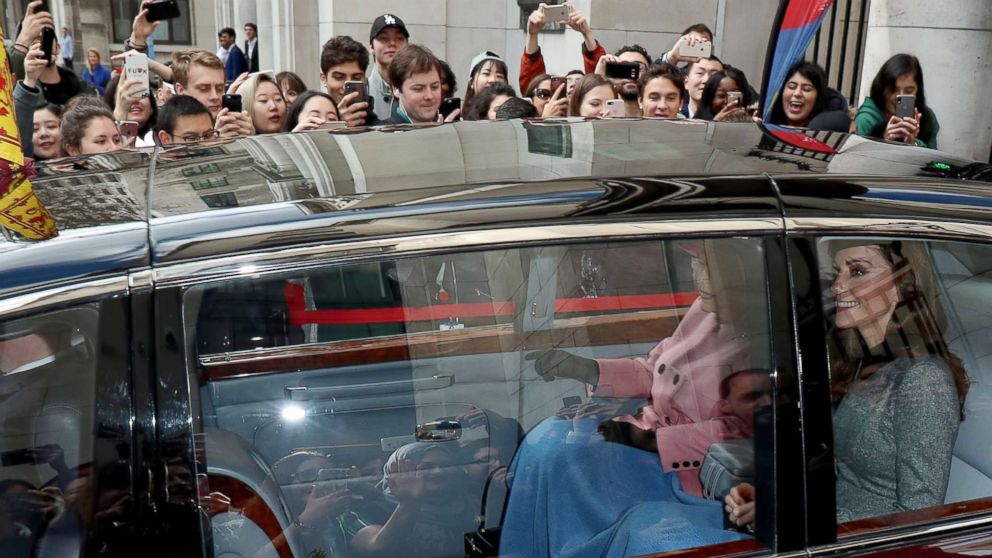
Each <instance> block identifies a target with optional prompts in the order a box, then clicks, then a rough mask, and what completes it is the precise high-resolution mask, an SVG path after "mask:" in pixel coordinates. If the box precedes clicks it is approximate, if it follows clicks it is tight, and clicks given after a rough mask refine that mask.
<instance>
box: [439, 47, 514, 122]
mask: <svg viewBox="0 0 992 558" xmlns="http://www.w3.org/2000/svg"><path fill="white" fill-rule="evenodd" d="M506 76H507V67H506V62H504V61H503V59H502V58H500V56H499V55H498V54H496V53H495V52H490V51H488V50H487V51H485V52H483V53H480V54H478V55H476V57H475V58H473V59H472V68H471V71H470V72H469V78H468V88H467V89H466V90H465V98H464V99H463V100H462V106H463V107H470V106H472V99H473V98H474V97H475V96H476V95H478V94H479V93H482V91H484V90H485V89H486V88H487V87H489V86H490V85H492V84H494V83H503V84H507V86H509V84H508V82H507V80H506ZM511 89H512V88H511ZM452 93H454V91H453V90H452ZM514 95H515V94H514ZM466 120H467V119H466Z"/></svg>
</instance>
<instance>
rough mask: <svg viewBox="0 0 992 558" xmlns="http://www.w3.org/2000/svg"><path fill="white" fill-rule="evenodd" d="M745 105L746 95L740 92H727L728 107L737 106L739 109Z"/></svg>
mask: <svg viewBox="0 0 992 558" xmlns="http://www.w3.org/2000/svg"><path fill="white" fill-rule="evenodd" d="M743 103H744V94H743V93H741V92H740V91H729V92H727V105H728V106H729V105H736V106H737V108H742V106H743Z"/></svg>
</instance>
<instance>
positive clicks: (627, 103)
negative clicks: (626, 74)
mask: <svg viewBox="0 0 992 558" xmlns="http://www.w3.org/2000/svg"><path fill="white" fill-rule="evenodd" d="M610 62H613V63H628V64H637V65H638V66H639V67H640V71H639V72H638V74H642V73H644V72H645V71H647V69H648V66H649V65H650V64H651V57H650V56H648V51H647V50H645V49H644V47H642V46H641V45H629V46H624V47H621V48H620V50H618V51H617V52H616V54H613V55H609V54H608V55H606V56H603V57H602V58H600V59H599V62H598V63H597V64H596V73H597V74H599V75H601V76H604V77H605V76H606V64H607V63H610ZM610 81H611V82H613V88H614V89H616V91H617V94H618V95H620V98H621V99H623V105H624V116H627V117H638V116H641V107H640V105H639V104H638V102H637V95H638V89H637V80H636V79H614V78H610Z"/></svg>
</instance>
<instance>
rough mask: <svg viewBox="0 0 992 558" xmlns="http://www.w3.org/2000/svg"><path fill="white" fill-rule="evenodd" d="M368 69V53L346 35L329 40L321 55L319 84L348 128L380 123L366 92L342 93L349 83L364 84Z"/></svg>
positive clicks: (363, 46) (363, 47)
mask: <svg viewBox="0 0 992 558" xmlns="http://www.w3.org/2000/svg"><path fill="white" fill-rule="evenodd" d="M368 68H369V51H368V50H367V49H366V48H365V45H363V44H362V43H359V42H358V41H356V40H355V39H352V38H351V37H349V36H347V35H338V36H337V37H332V38H331V39H330V40H329V41H327V42H326V43H324V46H323V48H322V49H321V51H320V84H321V86H322V87H323V88H324V90H325V91H326V92H327V94H328V95H330V96H331V99H333V100H334V103H335V104H336V105H337V110H338V116H339V119H340V120H341V121H342V122H346V123H347V124H348V126H375V125H376V124H378V123H379V117H378V115H377V114H376V113H375V111H373V110H372V109H371V107H372V98H371V97H370V96H369V95H368V92H367V91H366V94H365V95H361V92H360V91H351V92H348V91H345V85H346V84H347V83H348V82H362V83H365V73H366V71H368ZM366 89H367V88H366Z"/></svg>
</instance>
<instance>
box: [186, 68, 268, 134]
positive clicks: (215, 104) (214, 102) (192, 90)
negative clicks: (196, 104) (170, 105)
mask: <svg viewBox="0 0 992 558" xmlns="http://www.w3.org/2000/svg"><path fill="white" fill-rule="evenodd" d="M172 79H173V83H174V84H175V88H176V94H177V95H189V96H191V97H194V98H195V99H196V100H198V101H200V102H201V103H203V104H204V105H205V106H206V107H207V108H208V109H210V113H211V114H212V115H213V116H214V126H215V127H216V129H217V131H218V132H219V133H220V136H221V137H225V138H233V137H239V136H251V135H254V134H255V127H254V126H253V124H252V120H251V117H250V116H248V113H247V112H244V111H243V110H242V111H233V112H232V111H231V110H230V109H228V108H225V107H224V106H223V102H222V100H223V98H224V64H223V63H221V61H220V59H219V58H217V57H216V56H215V55H214V54H213V53H212V52H208V51H206V50H200V49H191V50H184V51H182V52H177V53H174V54H173V55H172Z"/></svg>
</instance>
